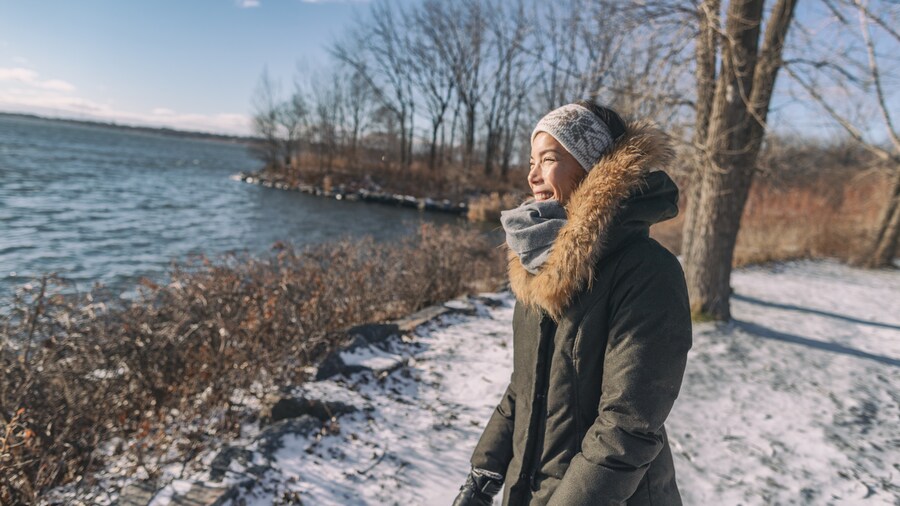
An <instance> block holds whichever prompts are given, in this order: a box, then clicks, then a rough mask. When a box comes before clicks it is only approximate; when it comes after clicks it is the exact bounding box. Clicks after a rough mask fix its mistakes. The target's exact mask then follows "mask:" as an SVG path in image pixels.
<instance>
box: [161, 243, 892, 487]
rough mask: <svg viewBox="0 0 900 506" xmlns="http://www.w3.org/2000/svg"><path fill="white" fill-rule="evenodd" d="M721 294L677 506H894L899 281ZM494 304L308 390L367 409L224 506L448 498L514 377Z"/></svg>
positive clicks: (679, 464) (771, 275) (505, 325)
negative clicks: (366, 368) (728, 315)
mask: <svg viewBox="0 0 900 506" xmlns="http://www.w3.org/2000/svg"><path fill="white" fill-rule="evenodd" d="M732 284H733V286H734V289H735V296H734V298H733V302H732V311H733V316H734V318H735V321H734V322H732V323H730V324H728V325H722V324H714V323H707V324H696V325H695V327H694V346H693V349H692V350H691V354H690V357H689V361H688V369H687V372H686V376H685V380H684V384H683V387H682V391H681V395H680V397H679V399H678V401H677V402H676V405H675V409H674V410H673V412H672V414H671V416H670V417H669V421H668V422H667V428H668V434H669V439H670V441H671V444H672V446H673V452H674V458H675V466H676V473H677V476H678V483H679V487H680V489H681V493H682V496H683V498H684V502H685V504H688V505H710V504H716V505H719V504H721V505H738V504H741V505H755V504H760V505H763V504H765V505H769V504H853V505H860V504H861V505H891V504H900V272H895V271H863V270H857V269H853V268H850V267H847V266H844V265H841V264H838V263H835V262H830V261H815V262H813V261H804V262H793V263H787V264H779V265H774V266H765V267H753V268H747V269H741V270H738V271H736V272H735V273H734V276H733V281H732ZM494 297H495V298H496V299H497V300H499V301H501V302H502V305H501V306H498V307H488V306H485V305H482V304H478V305H477V309H478V311H477V314H475V315H471V316H463V315H459V314H454V315H447V316H443V317H440V318H439V319H437V320H435V321H433V322H431V323H430V324H428V325H425V326H423V327H420V328H419V329H418V330H417V332H416V336H415V337H414V338H413V339H404V340H400V339H395V340H393V341H391V342H390V344H389V346H388V347H387V348H386V349H384V350H377V351H376V350H372V352H371V353H370V354H369V355H367V354H366V352H365V350H363V351H357V352H355V353H354V354H353V356H347V357H345V359H346V360H347V361H351V362H354V363H356V364H366V362H367V361H369V362H370V364H369V365H371V366H372V367H373V368H375V369H385V371H384V372H382V373H380V374H378V373H375V374H373V373H370V372H364V373H357V374H354V375H353V376H352V377H351V378H349V379H343V380H339V381H334V380H329V381H322V382H314V383H309V384H307V385H305V386H304V387H303V388H302V389H300V391H298V393H304V394H305V395H306V396H308V397H316V398H321V399H331V400H342V401H344V402H346V403H349V404H353V405H355V406H357V407H359V408H361V410H360V411H358V412H356V413H353V414H349V415H345V416H343V417H341V418H339V422H338V423H339V426H338V427H332V429H331V430H330V431H328V435H324V436H321V435H318V436H303V435H296V434H292V435H288V436H286V437H285V438H284V439H283V440H282V445H283V446H282V447H281V449H280V450H277V451H276V452H275V453H274V458H272V459H271V461H268V462H264V463H263V462H257V460H259V459H260V457H259V455H256V456H255V457H254V459H256V460H255V461H254V463H258V464H265V465H266V466H267V467H269V468H270V470H269V471H268V472H267V473H266V474H265V476H264V478H263V479H261V480H253V482H252V483H253V485H252V486H250V487H249V488H248V489H243V491H242V492H241V495H240V498H238V499H237V500H235V501H233V503H235V504H239V503H244V502H246V503H247V504H260V505H262V504H267V505H268V504H273V503H279V502H281V503H290V502H291V500H293V499H297V498H299V499H300V500H302V501H303V504H316V505H354V504H379V505H380V504H401V505H412V504H422V505H437V504H449V503H450V502H451V501H452V499H453V497H454V496H455V494H456V491H457V489H458V487H459V485H460V484H461V483H462V482H463V480H464V479H465V475H466V472H467V471H468V458H469V455H470V453H471V451H472V449H473V447H474V445H475V443H476V441H477V439H478V437H479V435H480V434H481V430H482V427H483V426H484V424H485V423H486V422H487V420H488V418H489V416H490V413H491V411H492V410H493V409H494V406H495V404H496V402H497V401H498V400H499V397H500V394H501V393H502V391H503V389H504V388H505V386H506V383H507V382H508V380H509V374H510V367H511V363H512V356H511V355H512V346H511V344H512V328H511V319H512V303H513V299H512V297H511V296H510V295H509V294H496V295H494ZM404 361H405V362H404ZM391 364H395V365H397V364H399V366H394V367H392V366H391ZM248 448H250V449H253V445H252V444H251V445H250V446H249V447H248ZM232 467H233V471H234V473H231V474H229V476H234V478H230V479H233V480H234V481H235V482H236V481H240V480H239V478H238V477H240V476H241V475H240V473H241V472H242V471H243V469H244V468H243V467H242V466H241V465H239V464H236V463H235V464H232ZM206 478H207V476H205V473H204V474H201V475H197V476H192V477H190V479H189V480H187V481H176V482H173V483H172V484H171V485H170V487H169V491H168V492H167V491H166V490H163V491H162V492H161V493H160V494H157V497H156V499H157V501H155V503H156V504H162V503H165V502H168V501H167V500H163V499H164V498H168V497H171V496H172V493H171V492H178V487H182V488H184V486H185V484H186V483H189V482H194V483H196V482H199V481H204V480H205V479H206ZM226 483H227V482H226ZM497 503H499V500H498V501H497Z"/></svg>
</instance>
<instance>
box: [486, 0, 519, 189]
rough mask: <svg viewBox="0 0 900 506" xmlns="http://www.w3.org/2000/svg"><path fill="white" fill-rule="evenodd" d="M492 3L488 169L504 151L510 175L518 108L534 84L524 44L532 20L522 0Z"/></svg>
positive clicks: (504, 165) (505, 167) (489, 170)
mask: <svg viewBox="0 0 900 506" xmlns="http://www.w3.org/2000/svg"><path fill="white" fill-rule="evenodd" d="M504 5H506V6H504ZM488 6H489V9H488V11H489V12H488V25H489V27H490V40H489V48H490V50H491V53H492V54H491V58H490V59H489V61H488V62H487V63H488V65H490V67H489V71H488V73H487V75H489V76H490V79H488V82H489V83H491V84H490V85H489V86H487V87H486V89H485V93H484V94H483V95H482V97H481V99H482V101H481V106H482V107H483V109H484V116H485V119H484V123H485V127H486V130H487V135H486V139H485V150H484V151H485V154H484V173H485V174H491V173H492V172H493V166H494V163H495V161H496V158H497V157H498V155H500V157H501V159H502V160H501V174H500V175H501V177H502V178H503V179H506V175H507V171H508V170H509V156H510V155H511V152H512V143H513V142H514V141H513V140H512V139H511V137H512V136H513V135H516V134H518V120H519V115H518V114H516V113H515V112H516V111H517V110H520V109H521V107H522V104H523V101H524V98H525V96H526V95H527V92H528V88H529V84H530V83H529V78H528V77H527V73H526V69H527V66H528V62H527V61H526V56H527V55H526V54H525V52H524V47H525V43H526V37H527V35H528V32H529V30H528V26H529V24H530V22H531V20H529V19H528V18H527V17H526V15H525V6H524V4H523V3H522V2H521V1H518V2H515V3H509V4H503V3H499V2H498V3H495V4H488Z"/></svg>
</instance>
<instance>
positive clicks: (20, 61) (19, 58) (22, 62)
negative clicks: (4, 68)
mask: <svg viewBox="0 0 900 506" xmlns="http://www.w3.org/2000/svg"><path fill="white" fill-rule="evenodd" d="M12 61H13V63H18V64H19V65H28V58H25V57H24V56H13V59H12Z"/></svg>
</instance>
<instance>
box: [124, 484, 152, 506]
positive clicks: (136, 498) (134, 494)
mask: <svg viewBox="0 0 900 506" xmlns="http://www.w3.org/2000/svg"><path fill="white" fill-rule="evenodd" d="M154 495H156V486H155V485H153V484H152V483H149V482H146V481H139V482H136V483H132V484H130V485H128V486H127V487H125V488H123V489H122V492H120V493H119V500H118V502H116V504H118V505H119V506H147V504H149V503H150V501H151V500H153V496H154Z"/></svg>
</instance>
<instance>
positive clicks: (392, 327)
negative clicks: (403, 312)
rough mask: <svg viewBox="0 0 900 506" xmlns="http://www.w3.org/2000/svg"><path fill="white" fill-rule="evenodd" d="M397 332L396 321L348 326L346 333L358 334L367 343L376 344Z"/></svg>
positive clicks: (398, 329) (398, 330)
mask: <svg viewBox="0 0 900 506" xmlns="http://www.w3.org/2000/svg"><path fill="white" fill-rule="evenodd" d="M399 332H400V327H399V326H398V325H397V324H396V323H369V324H366V325H357V326H355V327H352V328H350V329H349V330H348V331H347V335H350V336H360V337H362V338H363V339H365V341H366V342H367V343H368V344H377V343H381V342H383V341H384V340H385V339H387V338H388V337H390V336H392V335H394V334H397V333H399ZM350 349H352V348H347V350H350Z"/></svg>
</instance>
